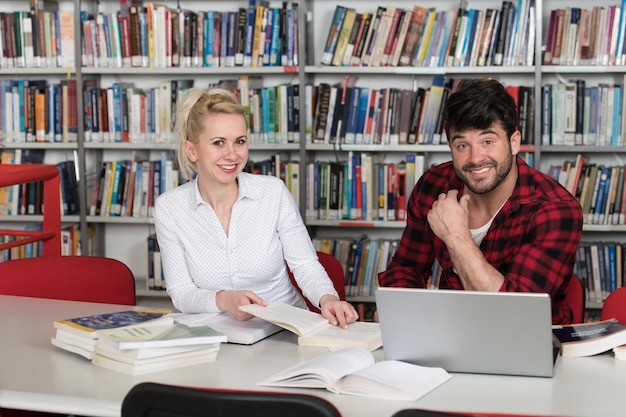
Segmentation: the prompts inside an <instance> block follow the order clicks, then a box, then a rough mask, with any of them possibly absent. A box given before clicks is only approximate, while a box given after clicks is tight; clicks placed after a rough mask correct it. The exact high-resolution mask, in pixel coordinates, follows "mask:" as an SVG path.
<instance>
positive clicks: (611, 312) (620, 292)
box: [600, 287, 626, 324]
mask: <svg viewBox="0 0 626 417" xmlns="http://www.w3.org/2000/svg"><path fill="white" fill-rule="evenodd" d="M611 318H616V319H617V320H619V321H621V322H622V323H624V324H626V287H620V288H618V289H616V290H615V291H613V292H611V293H610V294H609V295H608V296H607V297H606V300H604V304H603V305H602V312H601V313H600V320H608V319H611Z"/></svg>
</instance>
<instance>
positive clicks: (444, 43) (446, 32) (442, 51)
mask: <svg viewBox="0 0 626 417" xmlns="http://www.w3.org/2000/svg"><path fill="white" fill-rule="evenodd" d="M452 17H454V15H452ZM451 23H452V20H450V19H445V21H444V27H443V39H442V40H441V47H440V48H439V59H438V60H437V65H436V66H437V67H443V66H444V65H445V63H446V52H447V50H448V43H449V42H450V25H451Z"/></svg>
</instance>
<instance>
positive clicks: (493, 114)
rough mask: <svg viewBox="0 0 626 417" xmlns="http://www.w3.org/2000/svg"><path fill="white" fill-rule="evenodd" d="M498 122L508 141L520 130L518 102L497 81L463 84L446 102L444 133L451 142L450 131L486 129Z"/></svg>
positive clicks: (464, 81) (470, 81)
mask: <svg viewBox="0 0 626 417" xmlns="http://www.w3.org/2000/svg"><path fill="white" fill-rule="evenodd" d="M496 121H499V122H501V123H502V128H503V129H504V131H505V132H506V134H507V137H508V138H510V137H511V135H512V134H513V133H514V132H515V131H516V130H517V123H518V115H517V106H516V105H515V100H513V97H511V95H510V94H509V93H508V92H507V91H506V89H505V87H504V86H503V85H502V84H500V82H498V81H497V80H494V79H491V78H476V79H466V80H463V81H461V83H460V85H459V86H458V87H457V89H456V91H455V92H454V93H453V94H451V95H450V98H448V101H447V102H446V107H445V129H446V135H447V136H448V138H449V137H450V129H454V130H456V131H464V130H468V129H486V128H488V127H489V126H491V125H492V124H493V123H494V122H496Z"/></svg>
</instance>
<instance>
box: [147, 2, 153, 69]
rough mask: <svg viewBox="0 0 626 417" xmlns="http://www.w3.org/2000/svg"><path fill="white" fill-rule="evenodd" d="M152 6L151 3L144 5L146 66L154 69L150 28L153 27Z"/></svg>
mask: <svg viewBox="0 0 626 417" xmlns="http://www.w3.org/2000/svg"><path fill="white" fill-rule="evenodd" d="M154 6H155V4H154V3H152V2H150V3H147V4H146V22H147V26H148V65H149V66H150V68H154V67H155V60H154V32H153V31H152V27H153V25H154Z"/></svg>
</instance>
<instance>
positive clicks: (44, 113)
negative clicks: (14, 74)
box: [0, 79, 78, 142]
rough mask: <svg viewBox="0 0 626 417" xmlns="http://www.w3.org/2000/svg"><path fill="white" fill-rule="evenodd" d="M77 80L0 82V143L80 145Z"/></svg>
mask: <svg viewBox="0 0 626 417" xmlns="http://www.w3.org/2000/svg"><path fill="white" fill-rule="evenodd" d="M76 94H77V91H76V80H74V79H63V80H60V81H57V82H49V81H46V80H25V79H18V80H0V114H2V120H1V126H0V140H3V141H5V142H76V140H77V138H78V117H77V115H78V109H77V106H76Z"/></svg>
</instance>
